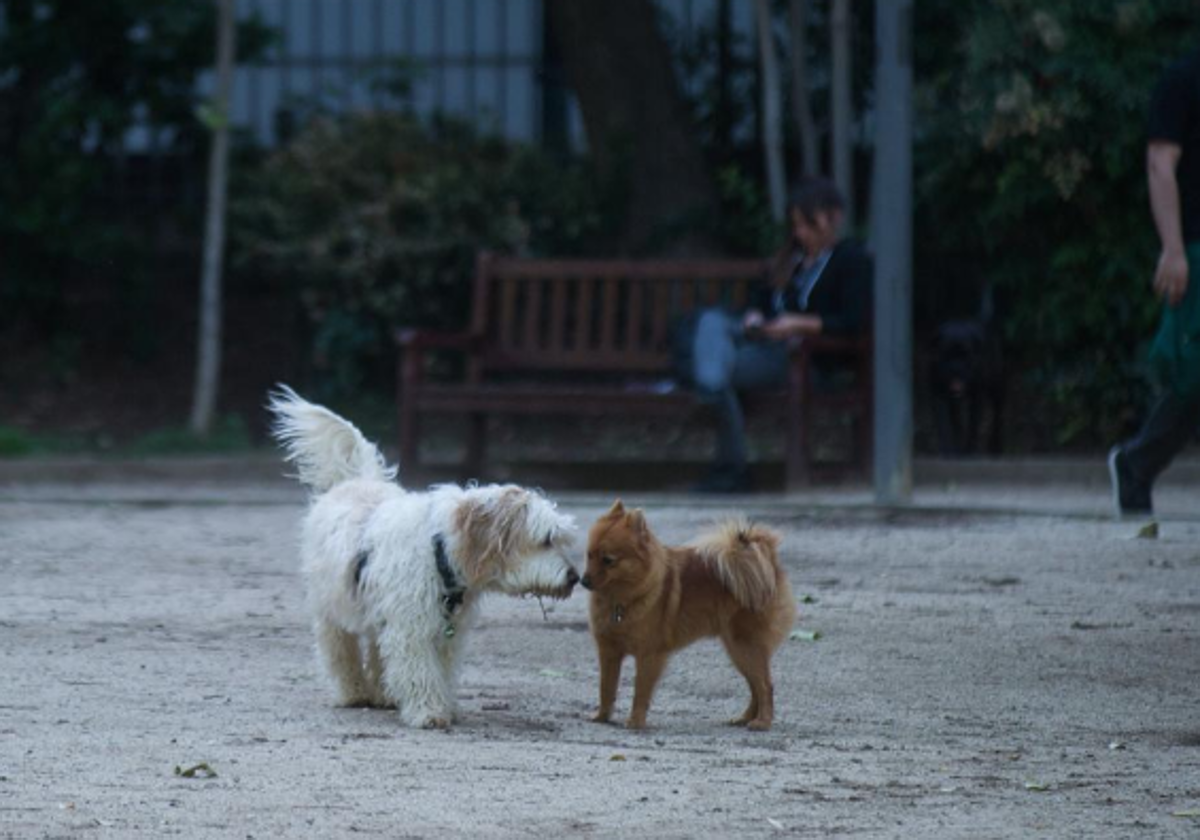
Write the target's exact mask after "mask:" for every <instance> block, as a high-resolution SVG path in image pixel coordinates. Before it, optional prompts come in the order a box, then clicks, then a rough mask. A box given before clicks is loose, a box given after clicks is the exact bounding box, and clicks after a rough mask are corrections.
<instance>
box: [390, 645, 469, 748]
mask: <svg viewBox="0 0 1200 840" xmlns="http://www.w3.org/2000/svg"><path fill="white" fill-rule="evenodd" d="M422 629H423V628H422ZM379 647H380V654H381V655H382V657H383V685H384V689H385V691H386V692H387V696H388V699H390V700H392V701H393V702H395V704H396V708H397V710H398V711H399V712H400V718H401V720H403V721H404V722H405V723H406V724H408V725H409V726H420V727H424V728H426V729H446V728H447V727H449V726H450V722H451V721H452V720H453V719H454V710H455V709H454V687H453V685H452V684H451V678H450V674H448V673H447V672H446V670H445V668H444V667H443V664H442V660H441V657H440V656H439V654H438V650H437V643H436V642H435V641H434V640H433V639H431V638H429V636H427V635H421V634H420V631H419V630H418V628H415V627H406V628H400V627H393V626H391V625H389V626H388V627H387V628H385V629H384V630H383V631H382V632H381V633H380V634H379Z"/></svg>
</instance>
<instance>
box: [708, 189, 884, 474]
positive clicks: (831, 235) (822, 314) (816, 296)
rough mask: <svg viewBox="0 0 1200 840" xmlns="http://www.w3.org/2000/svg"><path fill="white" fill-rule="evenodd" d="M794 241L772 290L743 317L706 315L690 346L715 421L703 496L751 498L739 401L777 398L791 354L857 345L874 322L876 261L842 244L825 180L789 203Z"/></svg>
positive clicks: (774, 273)
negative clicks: (816, 345) (832, 344)
mask: <svg viewBox="0 0 1200 840" xmlns="http://www.w3.org/2000/svg"><path fill="white" fill-rule="evenodd" d="M787 218H788V227H789V231H788V236H787V241H786V242H785V244H784V246H783V247H782V248H781V249H780V251H779V253H778V254H777V255H776V257H775V260H774V261H773V263H772V267H771V272H770V277H769V278H768V280H769V282H768V283H767V284H766V285H765V288H763V289H761V290H760V291H759V293H758V294H757V295H756V296H755V298H756V299H755V301H754V304H753V305H752V306H751V308H750V309H748V310H747V311H746V312H745V313H744V314H743V315H742V316H741V317H737V316H734V315H732V314H730V313H729V312H727V311H725V310H722V309H709V310H705V311H704V312H703V313H701V315H700V318H699V320H698V321H697V324H696V332H695V335H694V338H693V344H692V348H691V349H692V379H693V382H694V383H695V386H696V391H697V393H698V395H699V397H700V399H702V400H703V401H705V402H707V403H709V404H711V405H712V406H713V407H714V408H715V409H716V411H717V453H716V463H715V464H714V465H713V467H712V469H711V471H710V472H709V474H708V476H707V477H706V478H705V479H704V480H703V481H702V482H701V483H700V484H699V485H698V486H697V487H696V489H697V490H698V491H701V492H712V493H736V492H744V491H746V490H749V489H750V487H749V478H748V473H747V466H746V440H745V421H744V419H743V415H742V407H741V403H740V402H739V400H738V395H737V394H738V392H739V391H748V390H763V389H775V388H780V387H782V386H783V385H784V383H785V382H786V381H787V373H788V344H789V343H791V342H793V341H795V340H798V339H800V338H802V337H804V336H806V335H819V334H829V335H854V334H858V333H860V332H861V331H862V330H863V329H864V328H865V327H866V325H867V324H868V323H869V321H870V311H869V308H870V294H871V271H872V267H871V260H870V257H869V256H868V255H867V252H866V251H865V250H864V249H863V247H862V246H861V245H859V244H858V243H857V242H854V241H853V240H849V239H843V238H842V237H841V228H842V222H843V221H844V218H845V202H844V201H843V199H842V196H841V194H840V193H839V192H838V190H837V188H836V187H835V186H834V185H833V184H832V183H831V182H830V181H828V180H825V179H821V178H815V179H811V180H807V181H805V182H804V183H802V184H801V185H800V187H799V188H798V189H797V190H796V191H795V193H794V194H793V195H792V196H791V200H790V201H789V203H788V213H787Z"/></svg>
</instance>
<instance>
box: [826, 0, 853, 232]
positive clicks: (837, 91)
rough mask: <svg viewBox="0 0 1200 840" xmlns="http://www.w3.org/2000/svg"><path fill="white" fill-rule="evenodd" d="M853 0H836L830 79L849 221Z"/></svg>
mask: <svg viewBox="0 0 1200 840" xmlns="http://www.w3.org/2000/svg"><path fill="white" fill-rule="evenodd" d="M850 5H851V0H833V6H832V8H831V11H830V22H829V24H830V25H829V38H830V54H831V56H832V64H833V73H832V77H831V79H830V89H829V98H830V103H829V107H830V112H831V115H832V121H833V133H832V136H831V139H830V146H831V147H832V152H833V154H832V157H833V182H834V183H835V184H837V187H838V189H839V190H840V191H841V193H842V196H843V198H845V200H846V223H847V224H848V225H852V224H854V218H855V215H854V142H853V139H852V138H851V136H850V121H851V114H852V111H853V96H854V94H853V91H852V89H851V66H850Z"/></svg>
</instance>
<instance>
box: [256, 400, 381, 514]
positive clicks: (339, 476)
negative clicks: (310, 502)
mask: <svg viewBox="0 0 1200 840" xmlns="http://www.w3.org/2000/svg"><path fill="white" fill-rule="evenodd" d="M267 408H268V409H270V411H271V413H272V414H274V415H275V422H274V423H273V424H272V426H271V434H272V436H274V438H275V439H276V440H277V441H279V443H280V444H281V445H282V446H283V448H284V449H285V450H286V451H287V456H286V457H287V460H288V461H291V462H292V463H294V464H295V465H296V469H297V475H296V477H297V478H299V479H300V482H301V483H302V484H305V485H307V486H308V487H310V488H312V490H313V491H314V492H316V493H324V492H325V491H326V490H328V489H330V488H331V487H334V486H335V485H338V484H341V483H342V482H343V481H349V480H351V479H354V478H374V479H378V480H380V481H390V480H392V479H393V478H395V476H396V468H395V467H389V466H387V462H386V461H384V458H383V453H381V452H380V451H379V449H378V448H376V446H375V445H374V444H373V443H371V442H370V441H368V440H367V439H366V438H365V437H363V435H362V432H360V431H359V430H358V429H357V428H355V426H354V424H353V423H351V422H350V421H349V420H345V419H343V418H341V417H339V416H338V415H336V414H334V413H333V412H332V411H330V410H329V409H327V408H324V407H322V406H319V405H314V404H313V403H310V402H308V401H307V400H305V399H304V398H303V397H301V396H300V395H299V394H297V393H296V392H295V391H293V390H292V389H291V388H289V387H288V386H286V385H279V386H277V388H276V390H275V391H274V392H272V393H271V395H270V401H269V402H268V403H267Z"/></svg>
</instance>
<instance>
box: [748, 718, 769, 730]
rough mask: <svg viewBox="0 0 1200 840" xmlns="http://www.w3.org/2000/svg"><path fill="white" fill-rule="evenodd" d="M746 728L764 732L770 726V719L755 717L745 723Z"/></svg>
mask: <svg viewBox="0 0 1200 840" xmlns="http://www.w3.org/2000/svg"><path fill="white" fill-rule="evenodd" d="M746 728H747V729H749V730H750V731H751V732H766V731H767V730H769V729H770V728H771V721H769V720H763V719H762V718H755V719H754V720H752V721H750V722H749V723H747V724H746Z"/></svg>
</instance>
